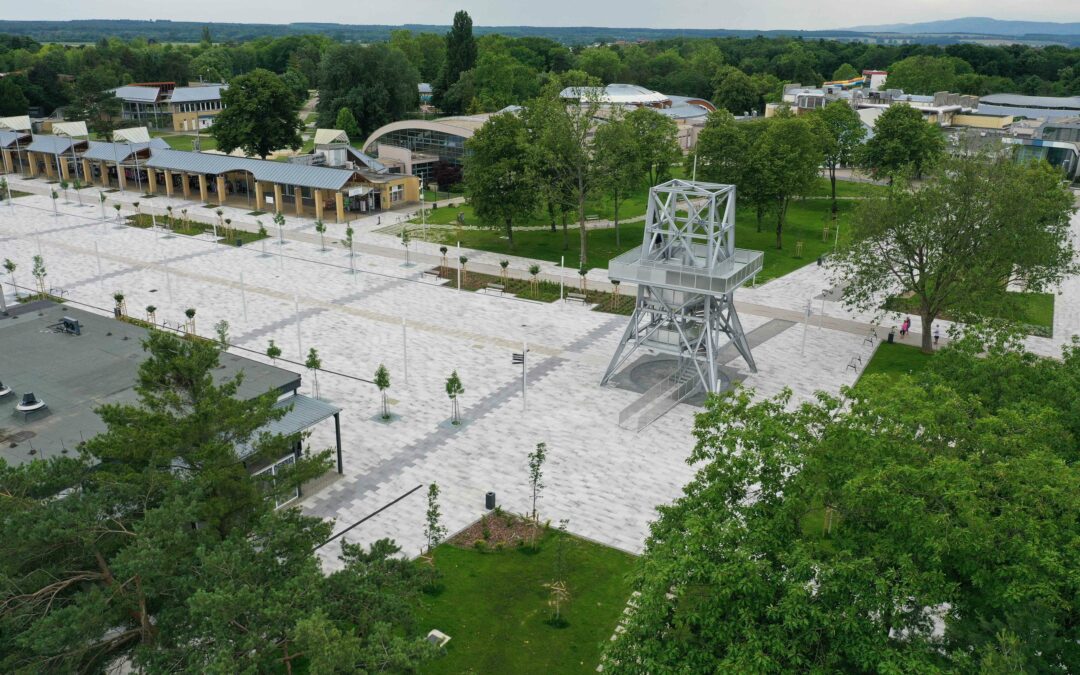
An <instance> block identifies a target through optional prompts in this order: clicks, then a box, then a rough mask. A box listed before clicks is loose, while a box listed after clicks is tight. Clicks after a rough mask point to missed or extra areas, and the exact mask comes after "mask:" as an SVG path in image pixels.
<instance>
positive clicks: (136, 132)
mask: <svg viewBox="0 0 1080 675" xmlns="http://www.w3.org/2000/svg"><path fill="white" fill-rule="evenodd" d="M113 141H114V142H116V143H149V142H150V131H149V130H148V129H147V128H146V127H132V128H131V129H117V130H116V131H114V132H113Z"/></svg>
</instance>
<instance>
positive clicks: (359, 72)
mask: <svg viewBox="0 0 1080 675" xmlns="http://www.w3.org/2000/svg"><path fill="white" fill-rule="evenodd" d="M419 81H420V75H419V73H417V72H416V68H414V67H413V66H412V64H410V63H409V60H408V59H407V58H406V57H405V55H404V54H402V53H401V52H399V51H398V50H396V49H393V48H391V47H389V46H387V45H385V44H374V45H361V44H342V45H335V46H334V47H331V48H330V49H329V50H327V52H326V54H325V55H324V56H323V59H322V62H321V65H320V66H319V103H318V106H317V107H316V110H317V112H318V113H319V125H320V126H322V127H326V128H330V127H332V126H334V123H335V122H336V121H337V116H338V114H339V113H340V111H341V109H342V108H348V109H349V111H350V112H352V114H353V117H354V118H355V119H356V120H357V125H358V126H359V129H360V133H359V134H358V135H357V137H356V138H353V137H352V136H350V137H349V138H350V139H351V140H352V141H353V142H355V143H362V142H363V138H362V137H363V135H364V134H370V133H371V132H372V131H375V130H376V129H378V128H379V127H381V126H383V125H384V124H389V123H390V122H396V121H398V120H400V119H402V118H403V117H405V115H406V113H409V112H412V111H414V110H416V109H417V107H418V106H419V103H420V94H419V92H418V91H417V84H418V83H419Z"/></svg>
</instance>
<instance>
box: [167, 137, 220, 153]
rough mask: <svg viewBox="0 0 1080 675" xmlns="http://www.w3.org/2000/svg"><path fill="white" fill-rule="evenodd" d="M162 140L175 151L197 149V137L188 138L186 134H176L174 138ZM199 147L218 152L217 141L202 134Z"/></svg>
mask: <svg viewBox="0 0 1080 675" xmlns="http://www.w3.org/2000/svg"><path fill="white" fill-rule="evenodd" d="M161 140H163V141H165V142H166V143H168V144H169V147H171V148H172V149H173V150H194V149H195V147H194V146H195V137H194V136H187V135H184V134H176V135H172V136H161ZM199 147H200V149H201V150H216V149H217V140H215V139H214V137H213V136H211V135H209V134H202V135H200V136H199Z"/></svg>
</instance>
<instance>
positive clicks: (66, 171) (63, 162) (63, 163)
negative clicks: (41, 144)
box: [57, 155, 71, 182]
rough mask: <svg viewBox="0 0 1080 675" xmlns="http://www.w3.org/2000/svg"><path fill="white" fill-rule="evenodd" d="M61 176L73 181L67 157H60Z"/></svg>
mask: <svg viewBox="0 0 1080 675" xmlns="http://www.w3.org/2000/svg"><path fill="white" fill-rule="evenodd" d="M57 157H59V155H57ZM60 177H61V178H63V179H64V180H66V181H69V182H70V181H71V169H70V168H69V167H68V163H67V158H66V157H60Z"/></svg>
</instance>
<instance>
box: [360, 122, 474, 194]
mask: <svg viewBox="0 0 1080 675" xmlns="http://www.w3.org/2000/svg"><path fill="white" fill-rule="evenodd" d="M490 117H491V114H486V113H485V114H482V115H464V116H461V117H443V118H441V119H436V120H401V121H399V122H391V123H390V124H386V125H383V126H381V127H379V128H378V129H376V130H375V131H374V132H372V134H371V135H370V136H368V138H367V140H366V141H364V146H363V151H364V152H365V153H366V154H368V155H371V156H372V157H378V159H379V161H380V162H382V163H383V164H387V165H390V166H393V167H397V168H399V169H400V170H401V172H402V173H406V174H414V175H416V176H419V177H420V178H421V179H422V180H423V181H424V182H425V183H426V182H428V181H430V180H431V179H432V178H433V177H434V174H435V167H436V165H438V164H440V163H443V164H448V165H450V166H451V167H455V168H460V167H461V165H462V163H463V161H464V159H465V141H466V140H468V139H470V138H472V136H473V134H474V133H476V130H477V129H479V128H480V127H482V126H484V122H487V121H488V118H490Z"/></svg>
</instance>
